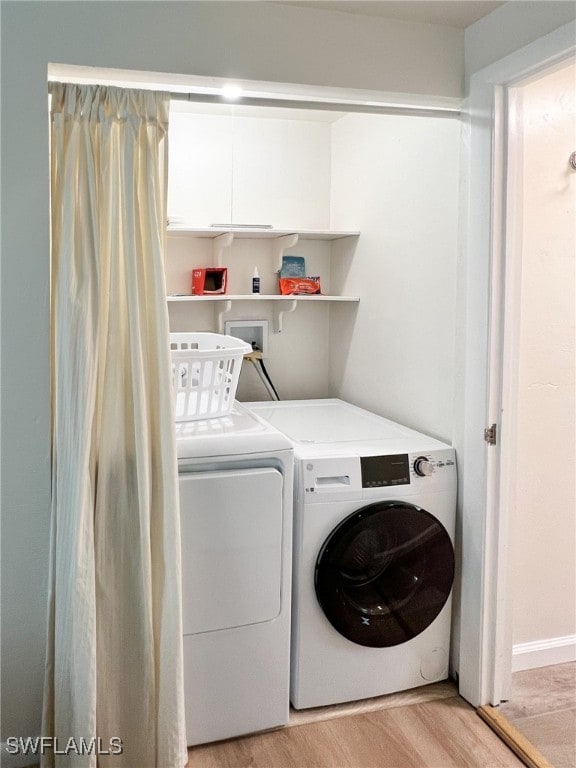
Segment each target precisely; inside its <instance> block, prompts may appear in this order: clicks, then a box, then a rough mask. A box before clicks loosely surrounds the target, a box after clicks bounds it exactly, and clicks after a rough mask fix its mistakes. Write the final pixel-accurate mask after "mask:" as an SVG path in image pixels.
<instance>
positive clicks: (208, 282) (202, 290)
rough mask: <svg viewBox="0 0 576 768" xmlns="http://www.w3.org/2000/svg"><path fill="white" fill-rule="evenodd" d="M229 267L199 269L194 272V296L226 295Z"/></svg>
mask: <svg viewBox="0 0 576 768" xmlns="http://www.w3.org/2000/svg"><path fill="white" fill-rule="evenodd" d="M227 283H228V269H227V267H198V268H196V269H193V270H192V295H193V296H210V295H214V294H218V293H226V285H227Z"/></svg>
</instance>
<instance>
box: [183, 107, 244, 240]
mask: <svg viewBox="0 0 576 768" xmlns="http://www.w3.org/2000/svg"><path fill="white" fill-rule="evenodd" d="M231 195H232V123H231V118H230V117H229V116H227V115H201V114H200V115H199V114H194V113H192V114H188V113H185V112H171V113H170V129H169V141H168V217H169V218H170V219H172V220H175V221H176V222H177V223H178V222H180V223H184V224H186V225H188V226H192V227H209V226H211V225H212V224H224V223H228V222H230V221H231V217H232V213H231V208H230V205H231Z"/></svg>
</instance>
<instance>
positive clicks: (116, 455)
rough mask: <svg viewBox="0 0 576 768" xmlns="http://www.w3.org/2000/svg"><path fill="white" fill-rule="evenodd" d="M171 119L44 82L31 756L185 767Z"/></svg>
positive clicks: (159, 97) (118, 96) (114, 91)
mask: <svg viewBox="0 0 576 768" xmlns="http://www.w3.org/2000/svg"><path fill="white" fill-rule="evenodd" d="M167 127H168V96H167V94H160V93H154V92H151V91H135V90H128V89H120V88H107V87H102V86H79V85H67V84H66V85H63V84H57V85H54V87H53V90H52V108H51V147H52V149H51V153H52V166H51V173H52V177H51V192H52V203H51V204H52V371H53V382H52V384H53V390H52V398H53V502H52V542H51V547H52V549H51V572H50V597H49V646H48V655H47V667H46V686H45V696H44V727H43V732H44V735H45V736H53V737H55V738H56V742H55V747H56V748H55V749H54V752H53V753H52V754H50V755H48V756H46V757H45V758H44V761H43V765H44V766H74V767H76V766H82V768H84V766H89V767H90V768H95V766H110V768H112V767H114V768H116V767H120V766H121V767H122V768H146V767H147V766H151V767H152V766H153V767H154V768H172V767H176V766H178V768H181V766H184V765H185V764H186V759H187V758H186V743H185V741H186V740H185V728H184V703H183V682H182V633H181V611H180V539H179V536H180V532H179V509H178V485H177V464H176V452H175V436H174V428H173V414H172V402H171V397H170V378H169V376H170V374H169V351H168V348H169V344H168V318H167V308H166V302H165V291H164V273H163V248H164V229H165V222H166V211H165V168H166V150H167V146H166V145H167V135H166V134H167ZM120 740H121V742H122V743H121V746H120V743H119V742H120ZM120 749H122V754H109V755H106V752H111V753H114V752H119V751H120ZM58 752H63V753H65V754H58ZM82 752H84V753H89V754H84V755H81V754H79V753H82ZM97 753H100V754H99V755H98V754H97Z"/></svg>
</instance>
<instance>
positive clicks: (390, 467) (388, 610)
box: [247, 400, 456, 709]
mask: <svg viewBox="0 0 576 768" xmlns="http://www.w3.org/2000/svg"><path fill="white" fill-rule="evenodd" d="M247 405H248V407H249V408H250V409H251V410H252V411H253V412H254V413H256V414H259V415H260V416H262V417H263V418H264V419H266V420H267V421H268V422H269V423H270V424H271V425H273V426H275V427H276V428H277V429H279V430H280V431H282V432H284V433H285V434H286V435H287V436H288V437H289V438H290V440H291V442H292V444H293V446H294V451H295V460H296V463H295V497H294V544H293V552H294V561H293V572H294V573H293V609H292V613H293V616H292V660H291V701H292V704H293V706H294V707H295V708H297V709H302V708H306V707H316V706H321V705H326V704H335V703H338V702H344V701H354V700H357V699H363V698H369V697H372V696H379V695H383V694H387V693H392V692H396V691H401V690H405V689H408V688H413V687H416V686H420V685H424V684H426V683H431V682H435V681H438V680H442V679H445V678H446V677H447V676H448V655H449V645H450V618H451V590H452V583H453V579H454V548H453V539H454V528H455V511H456V463H455V454H454V450H453V449H452V448H451V447H450V446H448V445H446V444H444V443H442V442H440V441H438V440H435V439H433V438H430V437H428V436H426V435H424V434H420V433H419V432H415V431H414V430H411V429H408V428H407V427H404V426H402V425H400V424H396V423H394V422H392V421H389V420H387V419H384V418H381V417H379V416H376V415H374V414H372V413H369V412H368V411H365V410H363V409H360V408H356V407H355V406H352V405H350V404H348V403H345V402H343V401H341V400H308V401H284V402H274V403H250V404H247Z"/></svg>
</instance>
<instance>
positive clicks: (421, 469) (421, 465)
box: [414, 456, 434, 477]
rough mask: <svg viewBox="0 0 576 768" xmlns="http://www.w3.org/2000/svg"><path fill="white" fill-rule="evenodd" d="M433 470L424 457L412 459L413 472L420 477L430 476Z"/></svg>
mask: <svg viewBox="0 0 576 768" xmlns="http://www.w3.org/2000/svg"><path fill="white" fill-rule="evenodd" d="M433 469H434V468H433V466H432V464H431V462H429V461H428V459H427V458H426V456H418V458H417V459H414V472H416V474H417V475H419V476H420V477H426V476H427V475H431V474H432V471H433Z"/></svg>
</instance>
